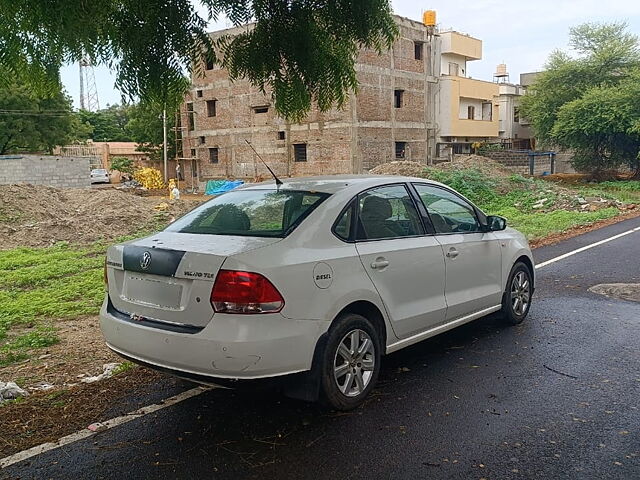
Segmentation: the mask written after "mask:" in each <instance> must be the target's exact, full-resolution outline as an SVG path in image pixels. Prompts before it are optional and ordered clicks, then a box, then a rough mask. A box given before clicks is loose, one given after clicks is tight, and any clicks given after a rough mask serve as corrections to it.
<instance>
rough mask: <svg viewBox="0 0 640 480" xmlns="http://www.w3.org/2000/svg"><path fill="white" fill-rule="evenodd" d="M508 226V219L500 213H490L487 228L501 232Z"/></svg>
mask: <svg viewBox="0 0 640 480" xmlns="http://www.w3.org/2000/svg"><path fill="white" fill-rule="evenodd" d="M505 228H507V219H506V218H504V217H501V216H499V215H489V216H488V217H487V230H488V231H490V232H499V231H501V230H504V229H505Z"/></svg>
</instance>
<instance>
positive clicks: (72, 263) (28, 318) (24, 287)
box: [0, 243, 105, 366]
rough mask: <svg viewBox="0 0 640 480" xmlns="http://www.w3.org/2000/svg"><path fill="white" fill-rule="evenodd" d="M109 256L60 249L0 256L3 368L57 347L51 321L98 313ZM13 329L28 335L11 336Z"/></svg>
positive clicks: (98, 248)
mask: <svg viewBox="0 0 640 480" xmlns="http://www.w3.org/2000/svg"><path fill="white" fill-rule="evenodd" d="M104 250H105V246H104V245H101V244H95V245H91V246H89V247H82V248H79V247H74V246H71V245H69V244H67V243H60V244H57V245H54V246H52V247H49V248H15V249H12V250H2V251H0V272H2V273H0V305H2V308H1V309H0V366H6V365H9V364H11V363H15V362H18V361H21V360H24V359H26V358H28V356H29V352H30V351H32V350H34V349H39V348H44V347H48V346H50V345H53V344H55V343H57V342H58V341H59V339H58V336H57V335H56V330H55V327H54V325H52V324H51V321H53V320H58V319H67V318H74V317H78V316H80V315H87V314H95V313H97V312H98V309H99V307H100V305H101V303H102V299H103V297H104V287H103V284H102V282H103V280H102V265H103V262H104ZM45 322H46V325H45ZM12 327H13V328H15V327H21V329H22V328H27V329H28V330H29V331H27V332H25V333H20V334H12V332H11V329H12Z"/></svg>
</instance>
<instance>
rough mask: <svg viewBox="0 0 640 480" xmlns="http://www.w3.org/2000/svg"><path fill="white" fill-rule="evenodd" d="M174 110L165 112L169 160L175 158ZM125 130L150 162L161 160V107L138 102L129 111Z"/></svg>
mask: <svg viewBox="0 0 640 480" xmlns="http://www.w3.org/2000/svg"><path fill="white" fill-rule="evenodd" d="M176 120H177V119H176V114H175V110H173V111H171V110H169V111H167V132H168V135H167V148H168V156H169V158H173V157H174V156H175V151H176V145H175V143H176V142H175V134H174V132H173V128H174V127H175V126H176ZM126 129H127V131H128V132H129V135H130V136H131V139H132V140H133V141H134V142H138V144H139V145H138V150H140V151H142V152H146V153H148V154H149V157H150V158H151V159H152V160H156V161H160V160H161V159H162V107H159V106H157V105H155V104H152V103H148V102H140V103H137V104H135V105H132V106H131V108H130V109H129V121H128V122H127V125H126Z"/></svg>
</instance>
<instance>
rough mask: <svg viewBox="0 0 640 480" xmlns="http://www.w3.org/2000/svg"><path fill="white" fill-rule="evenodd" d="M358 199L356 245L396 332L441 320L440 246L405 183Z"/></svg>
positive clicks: (442, 279) (412, 331) (410, 331)
mask: <svg viewBox="0 0 640 480" xmlns="http://www.w3.org/2000/svg"><path fill="white" fill-rule="evenodd" d="M356 204H357V205H356V209H357V213H356V218H357V221H356V225H357V227H356V229H355V230H356V232H355V241H356V248H357V250H358V254H359V255H360V260H361V261H362V264H363V266H364V268H365V270H366V272H367V275H369V278H370V279H371V281H372V282H373V284H374V285H375V288H376V289H377V291H378V293H379V294H380V297H381V299H382V301H383V303H384V306H385V308H386V310H387V314H388V316H389V318H390V321H391V324H392V327H393V330H394V332H395V334H396V336H398V337H399V338H406V337H409V336H411V335H414V334H416V333H418V332H421V331H423V330H426V329H428V328H430V327H433V326H435V325H438V324H440V323H442V322H443V321H444V319H445V314H446V303H445V299H444V288H445V275H444V273H445V271H444V255H443V251H442V247H441V245H440V244H439V243H438V241H437V240H436V239H435V238H434V237H433V236H432V235H426V234H425V227H424V225H423V222H422V218H421V217H420V215H419V214H418V212H417V209H416V205H415V203H414V200H413V198H412V197H411V195H410V194H409V191H408V189H407V186H406V185H405V184H394V185H386V186H381V187H376V188H373V189H371V190H367V191H365V192H363V193H361V194H360V195H359V196H358V198H357V201H356Z"/></svg>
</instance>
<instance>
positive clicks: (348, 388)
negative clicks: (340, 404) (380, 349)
mask: <svg viewBox="0 0 640 480" xmlns="http://www.w3.org/2000/svg"><path fill="white" fill-rule="evenodd" d="M374 367H375V345H374V343H373V340H372V339H371V337H370V336H369V334H367V332H365V331H363V330H360V329H356V330H351V331H350V332H348V333H347V334H346V335H345V336H344V337H342V340H341V341H340V343H339V345H338V349H337V350H336V354H335V357H334V361H333V376H334V379H335V382H336V384H337V386H338V389H339V390H340V391H341V392H342V393H343V394H344V395H346V396H347V397H357V396H358V395H360V394H361V393H362V392H364V390H365V389H366V388H367V385H369V382H371V378H372V376H373V371H374Z"/></svg>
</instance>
